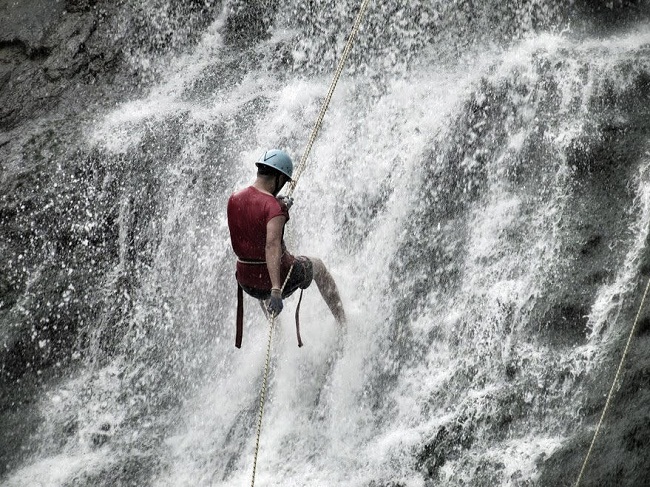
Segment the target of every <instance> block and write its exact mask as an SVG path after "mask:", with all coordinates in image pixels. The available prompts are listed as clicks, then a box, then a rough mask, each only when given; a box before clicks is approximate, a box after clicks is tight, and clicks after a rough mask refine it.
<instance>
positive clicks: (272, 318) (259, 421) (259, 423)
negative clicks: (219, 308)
mask: <svg viewBox="0 0 650 487" xmlns="http://www.w3.org/2000/svg"><path fill="white" fill-rule="evenodd" d="M292 271H293V264H291V267H290V268H289V272H288V273H287V277H286V278H285V279H284V283H282V289H281V290H280V294H282V293H283V292H284V288H285V286H286V285H287V282H289V277H290V276H291V272H292ZM274 326H275V313H273V314H271V315H270V316H269V341H268V344H267V345H266V361H265V362H264V379H263V380H262V390H261V391H260V409H259V414H258V416H257V438H256V439H255V457H254V458H253V476H252V479H251V487H254V486H255V471H256V470H257V454H258V453H259V451H260V436H261V435H262V416H263V415H264V401H265V399H266V383H267V381H268V377H269V369H270V367H269V363H270V357H271V341H272V340H271V339H272V338H273V327H274Z"/></svg>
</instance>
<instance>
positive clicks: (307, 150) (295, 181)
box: [287, 0, 370, 196]
mask: <svg viewBox="0 0 650 487" xmlns="http://www.w3.org/2000/svg"><path fill="white" fill-rule="evenodd" d="M369 3H370V0H363V2H362V3H361V8H360V9H359V13H357V17H356V19H355V20H354V25H353V26H352V31H351V32H350V36H349V37H348V41H347V43H346V44H345V48H344V49H343V54H342V55H341V59H340V61H339V64H338V66H337V67H336V72H335V73H334V78H333V79H332V83H331V84H330V88H329V91H328V92H327V96H326V97H325V100H324V101H323V105H322V106H321V109H320V113H319V114H318V118H317V119H316V123H315V124H314V128H313V129H312V131H311V136H310V137H309V142H307V146H306V147H305V150H304V152H303V153H302V157H301V158H300V162H299V163H298V166H297V167H296V169H295V170H294V175H293V179H292V181H291V183H289V190H288V191H287V196H291V195H292V194H293V191H294V189H295V188H296V185H297V184H298V179H300V175H301V174H302V172H303V171H304V170H305V166H306V165H307V158H308V157H309V153H310V152H311V147H312V145H314V141H315V140H316V136H317V135H318V131H319V130H320V127H321V124H322V123H323V118H325V112H326V111H327V108H328V107H329V104H330V101H331V100H332V95H333V94H334V89H335V88H336V84H337V83H338V81H339V78H340V77H341V72H342V71H343V66H344V65H345V61H347V59H348V56H349V54H350V51H351V50H352V44H353V43H354V39H355V38H356V36H357V32H358V31H359V26H360V25H361V20H362V19H363V15H364V14H365V13H366V9H367V8H368V4H369Z"/></svg>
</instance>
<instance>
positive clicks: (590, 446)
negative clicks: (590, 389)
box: [575, 279, 650, 487]
mask: <svg viewBox="0 0 650 487" xmlns="http://www.w3.org/2000/svg"><path fill="white" fill-rule="evenodd" d="M649 288H650V279H648V284H647V285H646V287H645V291H644V292H643V298H642V299H641V304H640V305H639V310H638V311H637V312H636V318H634V324H633V325H632V329H631V330H630V336H628V337H627V343H626V344H625V349H624V350H623V356H622V357H621V362H620V363H619V364H618V369H617V370H616V375H615V376H614V380H613V381H612V387H611V388H610V389H609V394H608V395H607V401H605V407H604V408H603V412H602V413H601V415H600V420H599V421H598V425H597V426H596V431H594V437H593V438H592V439H591V445H589V450H588V451H587V455H586V456H585V460H584V462H583V463H582V468H581V469H580V475H578V480H576V483H575V487H578V486H579V485H580V481H581V480H582V476H583V474H584V472H585V469H586V467H587V463H588V462H589V457H590V456H591V452H592V450H593V449H594V445H595V444H596V437H597V436H598V433H599V432H600V428H601V426H602V425H603V420H604V419H605V414H606V413H607V410H608V409H609V403H610V401H611V399H612V396H613V395H614V389H615V388H616V383H617V382H618V379H619V377H620V375H621V371H622V370H623V364H624V363H625V359H626V358H627V353H628V351H629V349H630V343H632V336H634V332H635V331H636V325H637V323H638V322H639V316H641V310H642V309H643V304H644V303H645V298H646V296H647V294H648V289H649Z"/></svg>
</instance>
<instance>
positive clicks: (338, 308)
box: [309, 257, 347, 326]
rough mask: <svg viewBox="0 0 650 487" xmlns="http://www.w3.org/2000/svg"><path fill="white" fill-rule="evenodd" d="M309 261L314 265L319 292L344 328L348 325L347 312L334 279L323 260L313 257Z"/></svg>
mask: <svg viewBox="0 0 650 487" xmlns="http://www.w3.org/2000/svg"><path fill="white" fill-rule="evenodd" d="M309 260H311V261H312V263H313V266H314V281H316V286H318V290H319V291H320V294H321V296H323V300H325V304H327V307H328V308H329V309H330V311H331V312H332V314H333V315H334V318H335V319H336V321H337V322H338V324H339V325H341V326H344V325H345V324H346V323H347V320H346V318H345V310H344V309H343V303H342V302H341V296H340V295H339V291H338V289H337V287H336V282H334V278H333V277H332V275H331V274H330V273H329V271H328V270H327V268H326V267H325V264H323V261H322V260H320V259H317V258H313V257H310V258H309Z"/></svg>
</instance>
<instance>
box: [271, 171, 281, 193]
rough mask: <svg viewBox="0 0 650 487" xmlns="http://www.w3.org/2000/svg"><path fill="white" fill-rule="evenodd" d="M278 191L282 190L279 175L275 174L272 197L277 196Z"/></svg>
mask: <svg viewBox="0 0 650 487" xmlns="http://www.w3.org/2000/svg"><path fill="white" fill-rule="evenodd" d="M280 189H282V188H280V175H279V174H276V175H275V186H274V190H273V196H277V195H278V193H279V192H280Z"/></svg>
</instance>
